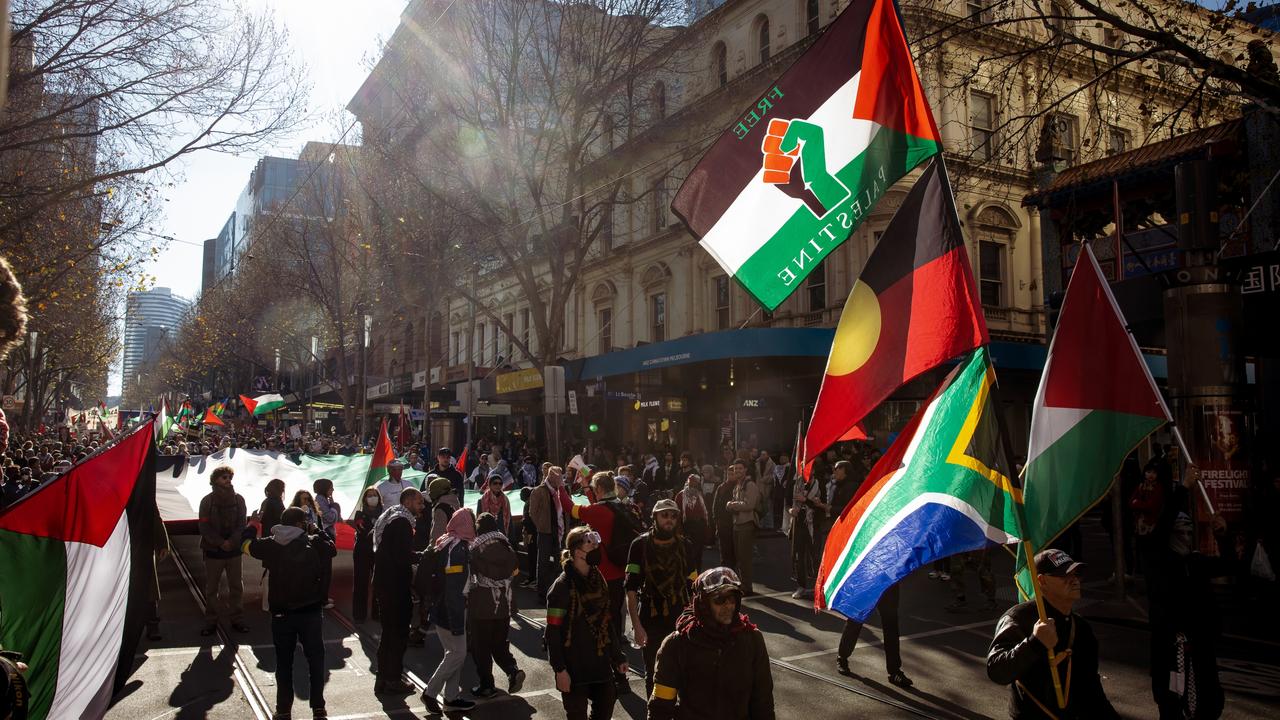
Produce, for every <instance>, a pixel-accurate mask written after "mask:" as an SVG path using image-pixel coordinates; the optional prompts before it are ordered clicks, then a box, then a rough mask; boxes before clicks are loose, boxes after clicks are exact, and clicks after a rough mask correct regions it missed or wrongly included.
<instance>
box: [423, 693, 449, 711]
mask: <svg viewBox="0 0 1280 720" xmlns="http://www.w3.org/2000/svg"><path fill="white" fill-rule="evenodd" d="M422 704H423V705H426V706H427V712H429V713H431V714H433V715H440V714H442V713H444V708H442V707H440V701H439V700H437V699H435V698H434V697H431V696H430V695H426V694H423V696H422Z"/></svg>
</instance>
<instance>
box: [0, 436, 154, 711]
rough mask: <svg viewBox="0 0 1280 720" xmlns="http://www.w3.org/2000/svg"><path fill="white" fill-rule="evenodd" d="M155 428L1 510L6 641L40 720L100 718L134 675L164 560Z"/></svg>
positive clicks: (0, 604)
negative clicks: (159, 543) (22, 666)
mask: <svg viewBox="0 0 1280 720" xmlns="http://www.w3.org/2000/svg"><path fill="white" fill-rule="evenodd" d="M155 480H156V476H155V446H154V444H153V441H152V428H151V424H150V423H148V424H146V425H142V426H141V427H138V428H137V429H135V430H133V431H132V432H130V433H129V435H127V436H126V437H124V438H122V439H121V440H120V441H119V442H118V443H116V444H115V445H113V446H112V447H110V448H109V449H107V450H106V451H104V452H103V453H102V454H100V455H97V456H96V457H92V458H90V459H88V460H85V461H84V462H82V463H80V464H79V465H76V466H75V467H73V468H71V470H70V471H68V472H67V474H65V475H63V476H62V477H60V478H58V479H56V480H53V481H52V482H50V483H48V484H46V485H43V486H41V487H40V488H39V489H38V490H36V491H35V492H34V493H32V494H30V495H28V496H26V497H24V498H22V499H21V500H19V501H18V502H17V503H15V504H13V505H11V506H10V507H9V508H7V509H5V510H4V511H2V512H0V578H3V581H0V643H2V644H3V645H4V647H5V649H6V650H16V651H18V652H21V653H22V654H24V655H25V656H26V657H27V663H28V665H30V668H31V669H30V671H29V672H28V674H27V681H28V684H29V686H30V691H31V704H30V714H29V715H28V717H31V718H37V719H38V718H58V719H61V718H99V717H102V716H103V714H105V713H106V711H107V705H108V703H109V702H110V700H111V696H112V695H114V694H115V693H116V692H117V691H118V690H119V689H120V688H121V687H123V686H124V683H125V680H126V679H127V678H128V674H129V670H130V668H131V667H132V666H133V656H134V651H135V650H136V648H137V644H138V638H139V637H140V635H141V634H142V628H143V625H144V622H145V617H146V613H145V608H146V603H147V597H148V592H147V589H148V587H149V586H153V585H154V583H155V566H154V565H153V564H152V558H151V554H152V551H153V543H154V540H153V536H152V531H153V529H154V528H153V522H154V518H155V516H156V509H155Z"/></svg>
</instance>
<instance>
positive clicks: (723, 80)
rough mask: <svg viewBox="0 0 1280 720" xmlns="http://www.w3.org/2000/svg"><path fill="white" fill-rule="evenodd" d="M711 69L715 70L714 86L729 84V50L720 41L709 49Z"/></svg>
mask: <svg viewBox="0 0 1280 720" xmlns="http://www.w3.org/2000/svg"><path fill="white" fill-rule="evenodd" d="M711 69H712V71H713V72H715V76H716V87H724V86H725V85H728V84H729V51H728V49H727V48H725V46H724V43H722V42H718V43H716V46H715V47H714V48H712V50H711Z"/></svg>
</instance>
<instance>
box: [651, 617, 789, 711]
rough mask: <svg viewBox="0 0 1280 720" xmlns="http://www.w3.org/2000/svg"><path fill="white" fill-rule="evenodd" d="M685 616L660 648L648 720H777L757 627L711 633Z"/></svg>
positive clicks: (767, 664)
mask: <svg viewBox="0 0 1280 720" xmlns="http://www.w3.org/2000/svg"><path fill="white" fill-rule="evenodd" d="M688 620H689V618H688V615H687V614H686V615H685V616H683V617H681V618H680V621H679V627H680V628H681V629H680V630H677V631H676V632H673V633H671V634H670V635H668V636H667V639H666V640H663V641H662V646H661V647H660V648H658V661H657V663H656V668H655V670H654V675H653V693H652V694H651V695H650V698H649V713H648V718H649V720H677V719H678V720H695V719H696V720H773V718H774V717H775V715H774V709H773V673H772V671H771V670H770V668H769V651H768V650H767V649H766V648H765V645H764V635H763V634H761V632H760V631H759V630H758V629H756V628H755V627H754V626H747V627H740V628H738V629H737V631H736V632H728V631H725V632H722V633H715V634H713V633H711V632H709V631H708V630H707V629H706V628H703V627H701V626H698V625H692V626H690V625H689V624H687V621H688Z"/></svg>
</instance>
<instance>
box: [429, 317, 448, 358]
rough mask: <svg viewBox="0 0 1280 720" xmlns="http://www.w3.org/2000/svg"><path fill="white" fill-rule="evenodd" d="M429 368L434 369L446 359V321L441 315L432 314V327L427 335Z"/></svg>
mask: <svg viewBox="0 0 1280 720" xmlns="http://www.w3.org/2000/svg"><path fill="white" fill-rule="evenodd" d="M427 336H428V339H427V368H428V369H429V368H431V367H434V366H435V364H436V363H439V362H442V361H444V359H445V353H446V352H447V351H446V350H445V348H444V345H443V343H444V321H443V319H442V318H441V316H440V313H438V312H437V313H431V327H430V328H429V329H428V333H427Z"/></svg>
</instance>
